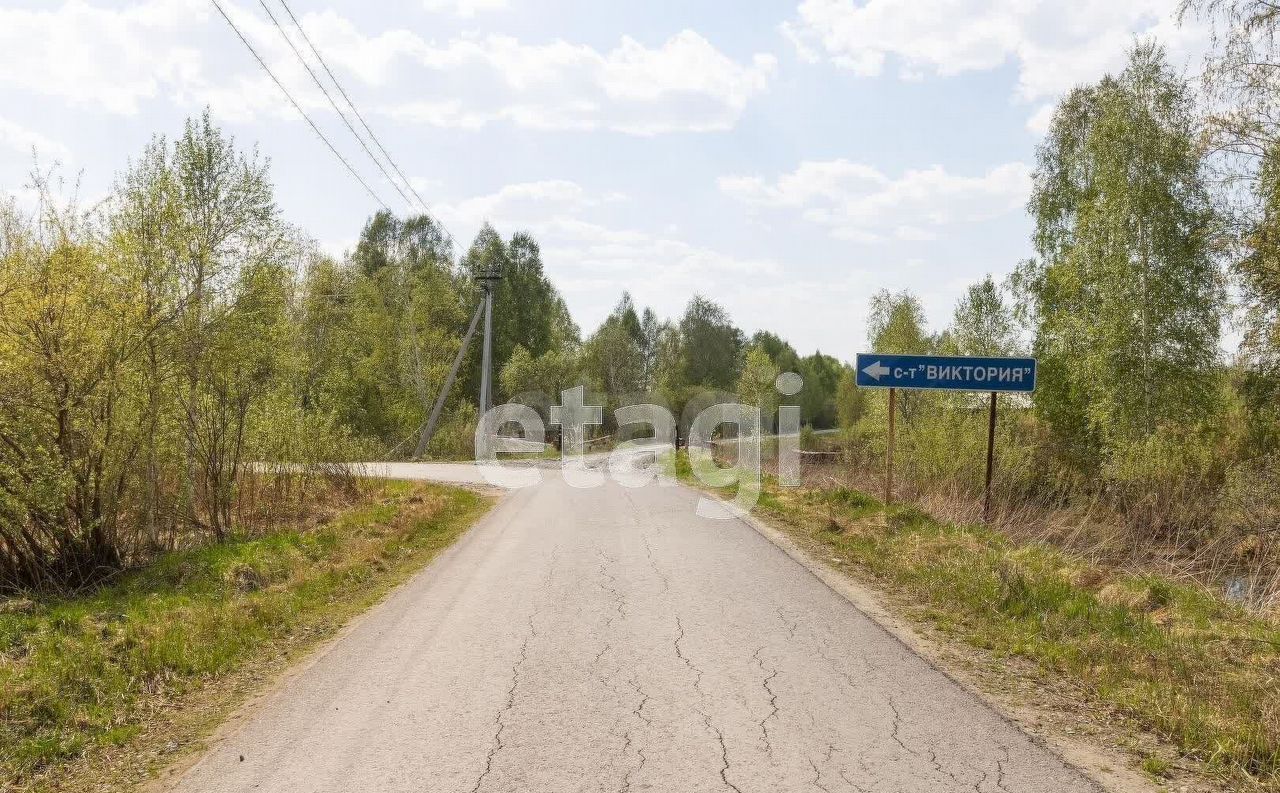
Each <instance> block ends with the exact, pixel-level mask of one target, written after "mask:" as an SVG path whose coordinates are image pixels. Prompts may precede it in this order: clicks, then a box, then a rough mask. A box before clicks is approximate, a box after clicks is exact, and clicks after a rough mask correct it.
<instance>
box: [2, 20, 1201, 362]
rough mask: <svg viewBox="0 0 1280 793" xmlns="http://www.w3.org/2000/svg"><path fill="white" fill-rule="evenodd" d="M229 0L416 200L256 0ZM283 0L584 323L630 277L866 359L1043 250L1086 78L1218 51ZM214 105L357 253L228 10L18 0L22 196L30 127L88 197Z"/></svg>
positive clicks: (328, 232) (1174, 34)
mask: <svg viewBox="0 0 1280 793" xmlns="http://www.w3.org/2000/svg"><path fill="white" fill-rule="evenodd" d="M221 1H222V2H223V5H224V7H226V8H227V11H228V13H229V14H230V15H231V17H232V19H233V20H234V21H235V22H236V23H237V25H239V26H240V27H241V28H242V30H243V31H244V33H245V34H246V36H248V38H249V39H250V41H251V42H253V43H254V45H255V46H256V47H258V48H259V50H260V52H261V53H262V54H263V55H264V57H265V58H266V59H267V61H268V63H269V65H271V67H272V68H273V69H274V70H276V71H277V73H278V74H279V75H280V76H281V78H282V79H283V80H284V81H285V83H286V84H287V85H288V86H289V88H290V90H291V91H293V92H294V93H295V95H296V96H297V97H298V98H299V100H300V101H301V102H302V104H303V106H304V108H305V109H306V110H307V112H308V113H309V114H311V115H312V117H313V118H314V119H315V120H316V122H317V123H318V124H319V125H320V126H321V128H322V129H323V130H324V131H325V133H326V134H327V135H328V136H329V137H330V139H331V140H333V141H334V143H335V145H337V146H338V148H339V149H340V150H341V151H342V152H343V153H344V154H345V155H346V156H347V157H348V159H349V160H350V161H351V163H352V164H353V165H354V166H355V167H356V168H357V170H359V171H360V172H361V173H362V174H363V175H364V177H365V178H366V179H367V180H368V181H369V183H370V184H371V186H372V187H373V188H374V190H375V192H377V193H378V194H380V196H381V198H382V199H383V200H384V201H385V202H386V203H387V204H388V205H390V206H391V208H392V209H394V210H396V211H398V212H406V211H408V209H409V207H408V206H407V205H406V204H405V202H404V201H402V200H400V198H399V196H398V195H397V193H396V191H395V190H394V189H393V188H392V186H391V185H390V183H389V182H388V181H387V180H385V179H384V178H382V177H381V176H380V174H379V173H378V171H377V169H376V167H375V166H374V164H373V163H372V162H371V161H370V160H369V159H368V158H367V157H366V156H365V155H364V153H363V152H362V151H361V149H360V148H359V145H358V144H357V143H356V142H355V140H354V139H353V138H352V137H351V136H350V134H349V133H348V132H347V131H346V129H345V128H344V127H343V126H342V123H341V121H340V119H339V118H338V117H337V116H336V114H334V113H333V111H332V110H331V109H330V108H329V107H328V105H327V103H326V102H325V100H324V98H323V96H322V95H321V94H320V92H319V91H318V90H317V89H316V88H315V87H314V85H312V84H311V82H310V78H309V77H307V75H306V73H305V71H304V70H303V69H302V67H301V66H300V65H299V64H298V63H297V61H296V59H295V58H294V55H293V53H292V52H291V51H290V50H289V49H288V46H287V45H286V43H285V41H284V40H283V38H281V36H280V34H279V33H278V32H277V31H276V30H275V28H274V27H272V25H271V23H270V21H269V19H268V17H267V14H266V12H265V11H264V10H263V7H262V5H261V4H260V3H259V2H258V0H221ZM285 1H286V2H287V3H288V5H289V7H290V8H292V10H293V11H294V13H295V14H296V15H297V16H298V18H299V20H300V21H301V23H302V25H303V27H304V28H305V29H306V31H307V32H308V34H309V35H310V36H311V38H312V40H313V41H314V42H315V43H316V45H317V47H318V48H319V49H320V51H321V53H322V54H323V55H324V56H325V57H326V58H327V59H328V60H329V62H330V65H332V66H333V67H334V69H335V73H336V74H337V76H338V78H339V80H341V82H342V84H343V86H344V87H345V88H346V90H347V92H348V93H349V94H350V96H351V97H352V99H353V100H354V101H355V103H356V104H357V106H358V107H359V108H360V109H361V111H362V112H363V113H364V114H365V116H366V118H367V119H368V121H369V122H370V124H371V126H372V127H373V129H374V131H375V132H377V133H378V135H379V136H380V138H381V139H382V141H383V143H384V144H385V145H386V147H387V149H388V150H389V151H390V152H391V154H392V156H394V157H395V159H396V160H397V162H398V163H399V164H400V166H401V167H402V168H403V169H404V170H405V172H406V173H407V174H408V175H409V176H410V178H411V179H412V180H413V182H414V185H415V187H416V189H417V191H418V192H419V193H420V194H421V195H422V197H423V198H424V199H425V200H426V201H427V202H428V203H429V204H430V205H431V207H432V209H433V212H434V213H435V214H436V215H437V216H438V217H439V218H440V219H441V220H442V221H443V222H444V223H445V225H446V226H447V227H448V228H449V229H450V230H451V231H452V232H453V234H454V235H455V236H456V237H457V238H458V239H459V241H461V242H463V243H464V244H466V243H467V242H469V241H470V239H471V237H472V236H473V235H474V234H475V231H476V229H477V228H478V227H479V226H480V224H481V223H483V222H484V221H486V220H488V221H489V222H491V223H493V224H494V225H495V226H496V227H497V228H498V229H499V231H500V232H502V233H503V234H504V235H509V234H510V233H512V232H513V231H516V230H518V229H527V230H529V231H531V232H532V233H533V234H534V235H535V236H536V237H537V238H538V239H539V241H540V242H541V243H542V245H543V252H544V260H545V263H546V268H547V271H548V273H549V274H550V275H551V277H552V278H553V279H554V280H555V282H556V283H557V285H558V286H559V287H560V289H561V290H562V292H563V293H564V295H565V298H566V300H567V301H568V303H569V307H570V310H571V311H572V313H573V315H574V317H575V319H576V320H577V321H578V323H579V324H580V325H581V326H582V327H583V329H584V331H589V330H590V329H592V328H593V327H594V326H595V325H596V324H597V323H598V322H599V321H600V320H601V319H602V318H603V317H604V316H605V315H606V314H607V313H608V311H609V310H610V308H611V307H612V305H613V304H614V303H615V302H616V300H617V298H618V296H619V294H620V293H621V292H622V291H623V290H629V291H630V292H631V293H632V294H633V295H634V297H635V299H636V301H637V302H638V303H640V304H642V305H651V306H653V307H654V308H655V309H656V310H657V311H658V312H659V314H661V315H664V316H675V315H678V313H679V312H680V310H681V308H682V306H683V304H684V303H685V301H686V300H687V299H688V298H689V296H690V295H691V294H693V293H694V292H700V293H702V294H705V295H707V296H709V297H712V298H714V299H716V300H718V301H719V302H721V303H722V304H724V305H725V306H726V307H727V308H728V309H729V310H730V311H731V312H732V314H733V316H734V318H735V320H736V321H737V322H738V323H739V324H740V325H741V326H742V327H743V328H744V329H746V330H748V331H752V330H755V329H758V328H768V329H771V330H774V331H776V332H778V333H780V334H781V335H783V336H784V337H786V338H788V339H790V340H791V341H792V342H793V343H794V344H795V345H796V347H797V348H798V349H800V350H801V351H802V352H809V351H812V350H814V349H819V348H820V349H822V350H823V351H824V352H828V353H832V354H835V355H838V356H840V357H842V358H847V359H851V358H852V356H853V354H854V353H855V352H857V351H858V350H860V349H863V348H864V347H865V322H864V320H865V315H866V307H867V302H868V299H869V298H870V296H871V294H872V293H874V292H875V291H876V290H878V289H881V288H888V289H893V290H898V289H911V290H913V291H914V292H916V293H917V294H918V295H919V296H920V297H921V299H922V300H923V301H924V303H925V306H926V309H927V311H928V314H929V318H930V321H931V323H932V324H933V326H934V329H940V328H941V327H944V326H945V324H946V323H947V321H948V318H949V316H950V313H951V309H952V306H953V304H954V302H955V300H956V298H957V297H958V296H959V294H960V293H961V292H962V290H963V289H964V287H965V286H966V285H967V284H968V283H970V282H972V281H974V280H977V279H979V278H981V277H982V276H983V275H984V274H985V273H987V272H991V273H993V274H995V275H997V276H998V277H1003V276H1004V275H1005V274H1007V273H1008V272H1009V271H1010V270H1011V269H1012V268H1013V267H1014V265H1015V264H1016V263H1017V262H1018V261H1019V260H1020V259H1022V258H1025V257H1026V256H1027V255H1028V254H1029V245H1028V234H1029V231H1030V225H1029V222H1028V220H1027V218H1026V215H1025V211H1024V209H1023V207H1024V204H1025V201H1026V196H1027V191H1028V189H1029V184H1030V182H1029V178H1030V170H1031V167H1032V165H1033V162H1034V149H1035V145H1036V143H1037V141H1038V140H1039V138H1040V136H1041V134H1042V133H1043V129H1044V126H1045V123H1046V119H1047V115H1046V114H1047V112H1048V108H1050V107H1051V106H1052V103H1053V102H1054V100H1055V99H1056V98H1057V97H1058V96H1060V95H1061V93H1062V92H1063V91H1064V90H1067V89H1068V88H1070V86H1071V85H1072V84H1074V83H1078V82H1081V81H1090V80H1095V79H1097V78H1098V77H1099V76H1101V75H1102V74H1103V73H1105V72H1106V71H1108V70H1113V69H1115V68H1116V67H1117V66H1118V64H1119V63H1120V61H1121V59H1122V57H1123V50H1124V48H1125V46H1126V45H1127V44H1129V43H1130V42H1132V41H1133V39H1134V37H1135V36H1147V35H1154V36H1157V37H1158V38H1160V39H1161V40H1162V41H1164V42H1165V43H1166V44H1167V46H1168V47H1169V49H1170V53H1171V56H1172V58H1173V59H1174V61H1175V63H1178V64H1181V65H1184V66H1186V67H1187V68H1188V69H1189V70H1192V71H1194V69H1195V67H1196V66H1197V65H1198V63H1199V53H1200V52H1201V51H1202V50H1203V46H1204V34H1203V31H1201V30H1200V29H1198V28H1197V27H1195V26H1182V27H1179V26H1178V25H1177V24H1176V23H1175V21H1174V20H1173V19H1172V10H1173V7H1174V2H1172V0H1111V1H1110V2H1098V1H1097V0H1084V2H1080V3H1072V4H1063V3H1053V2H1039V1H1038V0H994V1H993V2H972V1H969V0H938V1H934V0H859V1H858V2H854V0H804V2H797V0H791V2H756V3H739V2H728V1H725V2H698V1H689V2H671V1H662V2H647V3H601V2H570V1H569V0H552V1H549V2H538V3H527V2H521V0H405V2H397V3H376V4H375V3H368V2H349V1H347V0H285ZM265 2H266V5H267V6H268V7H270V8H271V10H272V11H273V12H274V13H275V14H276V15H277V17H278V18H279V19H280V21H281V22H282V23H283V24H284V25H285V26H286V27H289V21H288V17H287V15H286V14H285V13H284V11H283V8H282V7H281V5H280V0H265ZM294 35H295V36H296V33H295V34H294ZM297 42H298V43H299V44H300V45H301V40H300V39H298V40H297ZM304 52H305V49H304ZM205 105H208V106H210V107H211V108H212V111H213V113H214V116H215V118H216V119H217V120H218V121H219V123H220V124H222V125H223V126H224V127H225V128H226V129H227V130H228V131H229V132H230V133H231V134H233V135H234V136H235V137H236V138H237V140H238V141H239V142H240V143H241V144H243V145H251V144H253V143H257V145H258V146H259V147H260V149H261V151H262V153H263V154H264V155H266V156H268V157H270V159H271V161H272V170H273V176H274V180H275V182H276V185H277V195H278V200H279V203H280V205H281V208H282V210H283V212H284V215H285V217H286V218H287V219H288V220H289V221H290V222H292V223H294V224H296V225H297V226H299V227H300V228H302V229H304V230H305V231H306V232H307V233H308V234H310V235H311V236H312V237H314V238H315V239H316V240H317V241H318V242H319V243H320V244H321V245H322V246H323V247H325V248H326V249H328V250H331V251H334V252H341V251H342V250H344V249H345V248H348V247H349V246H350V245H351V244H352V242H353V241H354V240H355V238H356V236H357V235H358V233H359V230H360V227H361V225H362V224H363V223H364V220H365V219H366V217H367V216H368V215H369V214H370V213H371V212H372V211H373V210H374V209H375V208H376V207H377V204H376V203H375V202H374V201H373V199H371V198H370V197H369V196H368V195H367V194H366V193H365V192H364V191H363V190H362V189H361V188H360V187H359V185H358V184H356V183H355V181H354V180H353V179H352V178H351V177H350V175H349V174H347V173H346V171H345V170H344V169H343V168H342V166H341V165H340V164H339V163H338V162H337V161H336V160H335V159H334V158H333V157H332V156H331V155H330V154H329V153H328V152H327V151H326V150H325V149H324V148H323V145H322V144H321V143H320V142H319V141H318V140H317V139H316V138H315V137H314V135H313V134H312V133H311V131H310V130H309V129H308V128H307V126H306V125H305V123H304V122H303V121H302V119H301V118H300V117H299V116H298V115H297V114H296V113H295V112H293V111H292V110H291V109H290V108H289V107H288V105H287V103H286V101H285V100H284V99H283V97H282V96H281V94H280V92H279V91H278V89H276V88H275V86H274V85H272V84H271V83H270V82H269V80H268V79H267V78H266V77H265V76H264V75H263V74H262V72H261V70H260V69H259V68H258V66H257V64H256V63H255V62H254V61H253V59H252V57H251V56H250V55H249V53H248V52H247V50H246V49H245V48H244V46H243V45H242V44H241V43H240V41H239V40H238V39H236V37H235V35H234V34H233V33H232V31H231V30H230V28H229V27H228V26H227V24H226V23H225V22H224V20H223V19H222V18H221V16H219V15H218V13H217V11H216V10H215V9H214V6H213V3H212V0H152V1H151V2H138V1H137V0H135V1H134V2H107V0H73V1H71V2H61V1H60V0H47V1H46V2H14V1H13V0H8V1H6V2H0V193H2V192H8V193H12V194H13V195H15V196H16V198H17V200H19V201H29V200H30V197H29V195H27V194H26V193H25V191H24V189H23V185H24V184H25V183H26V182H27V181H28V176H27V175H28V173H29V172H30V170H31V168H32V155H31V151H32V147H33V146H35V147H36V148H37V150H38V151H39V154H40V159H41V161H42V162H44V163H49V162H52V161H54V160H57V161H60V162H61V163H62V172H63V173H64V175H68V176H72V177H74V176H76V175H79V176H80V179H81V194H82V196H84V197H85V198H86V199H89V200H92V199H93V198H94V197H97V196H101V195H102V194H103V193H105V191H106V190H107V189H108V187H109V185H110V184H111V181H112V180H113V179H114V178H115V176H116V175H117V174H118V173H119V172H120V171H121V170H122V169H123V168H124V167H125V166H126V162H127V160H128V158H129V157H131V156H134V155H136V154H137V153H138V152H139V151H140V150H141V149H142V147H143V146H144V145H145V143H146V142H147V140H148V139H149V137H150V136H151V135H152V134H153V133H162V134H168V135H174V134H176V133H178V132H179V131H180V129H181V124H182V120H183V119H184V118H185V117H187V116H189V115H192V114H195V113H198V112H199V111H200V109H201V108H202V107H204V106H205Z"/></svg>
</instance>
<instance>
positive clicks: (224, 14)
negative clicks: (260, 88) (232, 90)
mask: <svg viewBox="0 0 1280 793" xmlns="http://www.w3.org/2000/svg"><path fill="white" fill-rule="evenodd" d="M212 2H213V5H214V7H215V8H217V9H218V13H219V14H221V15H222V18H223V19H225V20H226V21H227V24H228V25H229V26H230V27H231V30H232V31H234V32H235V34H236V37H237V38H239V39H240V41H241V43H242V44H244V46H245V47H247V48H248V50H249V52H250V53H252V54H253V57H254V59H255V60H257V62H258V65H259V66H261V67H262V70H263V71H264V72H266V73H267V76H268V77H270V78H271V80H272V82H274V83H275V84H276V87H277V88H279V89H280V90H281V92H283V93H284V96H285V98H286V99H288V100H289V103H290V104H291V105H293V109H294V110H297V111H298V113H299V114H300V115H301V116H302V118H303V120H305V121H306V122H307V125H308V126H310V127H311V131H312V132H314V133H315V134H316V136H317V137H318V138H320V140H322V141H323V142H324V145H325V146H327V147H328V148H329V151H330V152H332V154H333V156H334V157H337V158H338V160H339V161H340V162H341V163H342V164H343V165H344V166H346V169H347V171H348V172H350V174H351V175H352V176H353V177H354V178H355V180H356V181H357V182H359V183H360V186H361V187H363V188H364V189H365V192H367V193H368V194H369V195H370V196H371V197H372V198H373V200H374V201H377V202H378V204H379V205H380V206H381V207H382V208H383V209H385V210H387V211H388V212H390V211H391V207H389V206H387V202H386V201H383V200H382V198H381V197H380V196H379V195H378V194H377V193H375V192H374V191H373V188H372V187H370V186H369V184H368V183H367V182H365V180H364V179H362V178H361V177H360V174H359V172H357V171H356V169H355V168H353V167H352V166H351V163H349V162H347V158H346V157H343V156H342V154H341V153H340V152H339V151H338V150H337V149H336V148H334V145H333V144H332V143H331V142H330V141H329V139H328V138H326V137H325V135H324V133H323V132H321V131H320V128H319V127H317V126H316V123H315V122H314V121H312V120H311V116H309V115H307V112H306V111H305V110H303V109H302V106H301V105H299V104H298V101H297V100H296V99H294V98H293V94H291V93H289V89H288V88H285V87H284V83H282V82H280V78H279V77H276V75H275V73H274V72H272V71H271V68H270V67H268V66H267V62H266V61H265V60H263V59H262V56H261V55H259V54H258V51H257V50H256V49H254V47H253V45H252V44H250V43H249V40H248V39H247V38H245V36H244V34H243V33H241V32H240V28H239V27H237V26H236V23H234V22H232V21H231V17H229V16H227V12H226V10H225V9H224V8H223V7H222V4H221V3H219V2H218V0H212Z"/></svg>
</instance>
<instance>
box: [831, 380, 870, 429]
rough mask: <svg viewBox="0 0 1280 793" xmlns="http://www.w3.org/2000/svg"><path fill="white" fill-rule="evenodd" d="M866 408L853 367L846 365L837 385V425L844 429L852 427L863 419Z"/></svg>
mask: <svg viewBox="0 0 1280 793" xmlns="http://www.w3.org/2000/svg"><path fill="white" fill-rule="evenodd" d="M864 409H865V405H864V404H863V398H862V391H860V390H859V389H858V382H857V378H856V376H855V374H854V372H853V369H850V368H848V367H845V368H844V370H843V371H841V372H840V382H839V383H838V384H837V385H836V426H837V427H839V428H840V429H843V430H849V429H852V428H853V427H854V426H856V425H857V423H858V421H859V420H861V418H862V413H863V411H864Z"/></svg>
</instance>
